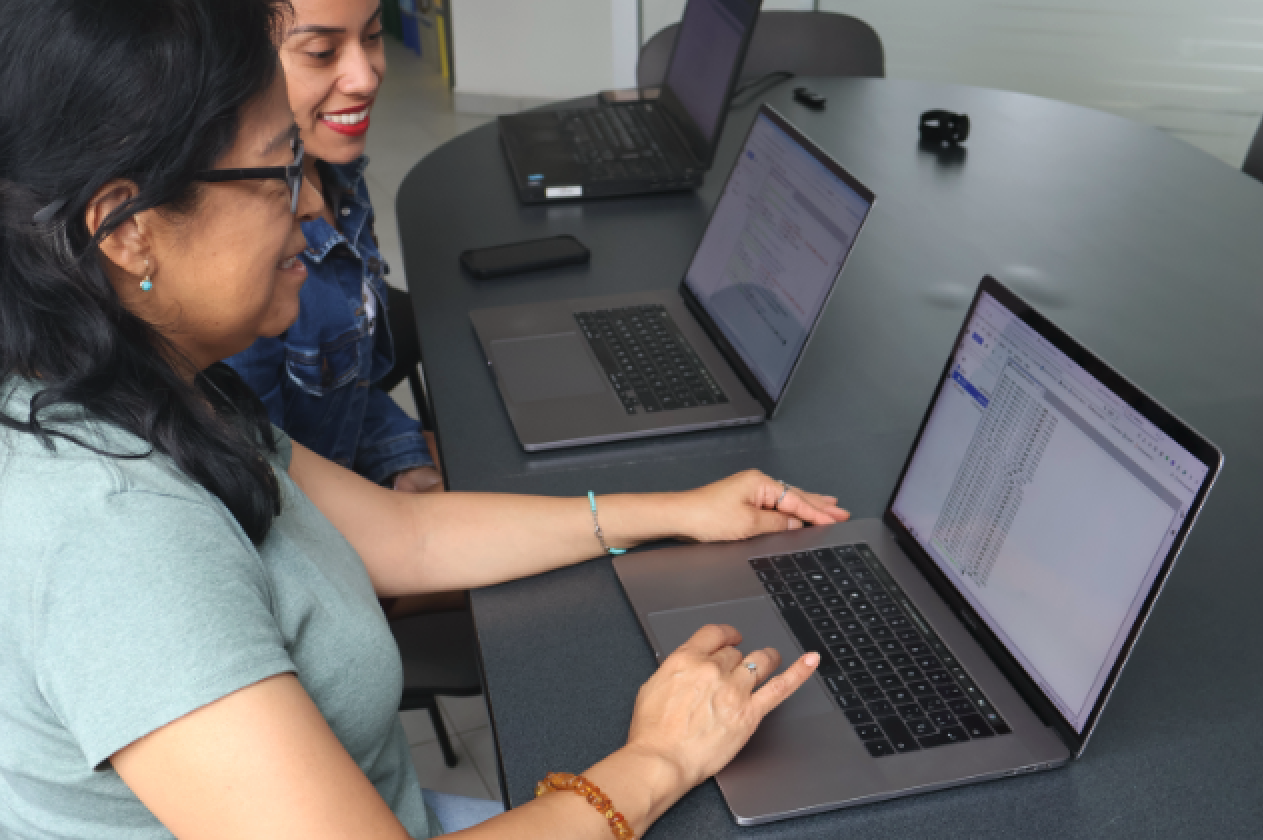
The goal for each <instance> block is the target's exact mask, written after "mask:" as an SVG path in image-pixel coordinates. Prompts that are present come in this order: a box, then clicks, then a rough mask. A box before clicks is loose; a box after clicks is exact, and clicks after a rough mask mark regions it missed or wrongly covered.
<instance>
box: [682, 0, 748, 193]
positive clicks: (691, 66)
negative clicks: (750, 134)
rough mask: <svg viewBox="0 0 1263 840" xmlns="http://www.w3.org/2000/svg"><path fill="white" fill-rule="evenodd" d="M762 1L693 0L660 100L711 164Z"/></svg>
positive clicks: (693, 147) (691, 148)
mask: <svg viewBox="0 0 1263 840" xmlns="http://www.w3.org/2000/svg"><path fill="white" fill-rule="evenodd" d="M761 2H762V0H689V2H688V5H687V6H685V8H684V15H683V17H681V19H680V29H679V33H678V34H677V35H676V39H675V48H674V50H673V51H672V53H671V62H670V64H669V65H668V66H667V74H666V78H665V79H664V80H663V85H662V93H661V95H660V98H659V103H660V105H661V107H662V108H664V109H666V111H667V113H669V114H670V115H671V117H672V118H673V119H674V120H675V123H676V125H677V126H678V127H679V128H680V130H681V132H683V134H684V139H685V141H686V142H687V143H688V146H689V151H690V152H691V153H692V154H693V157H694V158H695V159H696V160H697V161H698V162H699V163H700V164H701V165H702V166H703V168H705V167H709V166H710V163H711V159H712V158H713V157H714V154H715V148H716V146H718V145H719V135H720V132H721V131H723V127H724V118H725V117H726V116H727V114H728V101H729V99H730V98H731V97H732V90H733V87H734V86H735V85H736V83H737V79H738V77H739V76H740V75H741V64H742V62H743V61H744V59H745V54H746V48H747V47H748V46H749V45H750V37H751V35H753V33H754V24H755V21H756V20H758V17H759V6H760V4H761Z"/></svg>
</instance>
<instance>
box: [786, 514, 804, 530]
mask: <svg viewBox="0 0 1263 840" xmlns="http://www.w3.org/2000/svg"><path fill="white" fill-rule="evenodd" d="M802 526H803V523H802V521H801V520H798V519H795V518H794V517H792V516H791V517H790V518H789V530H791V531H794V530H797V529H798V528H801V527H802Z"/></svg>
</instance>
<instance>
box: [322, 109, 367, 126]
mask: <svg viewBox="0 0 1263 840" xmlns="http://www.w3.org/2000/svg"><path fill="white" fill-rule="evenodd" d="M367 117H368V109H367V108H365V109H364V110H363V111H356V112H355V113H354V114H321V115H320V118H321V119H322V120H324V121H325V122H331V123H337V124H338V125H356V124H358V123H362V122H364V120H365V119H366V118H367Z"/></svg>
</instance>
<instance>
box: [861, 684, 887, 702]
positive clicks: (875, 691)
mask: <svg viewBox="0 0 1263 840" xmlns="http://www.w3.org/2000/svg"><path fill="white" fill-rule="evenodd" d="M859 692H860V697H863V698H864V699H865V700H866V701H869V700H884V699H885V698H886V692H884V691H882V690H881V689H880V688H878V687H877V686H875V685H866V686H864V687H863V688H861V689H859Z"/></svg>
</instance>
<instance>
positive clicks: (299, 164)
mask: <svg viewBox="0 0 1263 840" xmlns="http://www.w3.org/2000/svg"><path fill="white" fill-rule="evenodd" d="M196 178H197V180H199V181H205V182H206V183H209V184H219V183H223V182H224V181H254V180H264V179H267V178H279V179H281V180H282V181H284V182H285V183H286V184H288V185H289V212H291V213H297V212H298V196H299V195H300V194H302V191H303V141H302V138H295V139H294V162H293V163H291V164H290V165H289V166H256V167H253V168H251V169H208V170H206V171H205V172H199V173H198V174H197V176H196Z"/></svg>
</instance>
